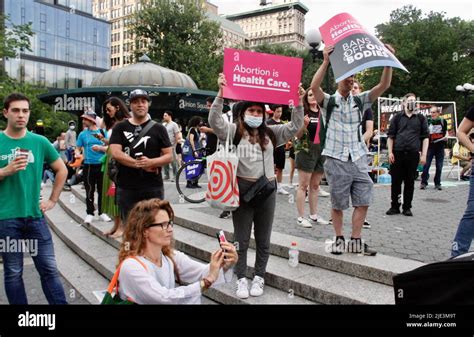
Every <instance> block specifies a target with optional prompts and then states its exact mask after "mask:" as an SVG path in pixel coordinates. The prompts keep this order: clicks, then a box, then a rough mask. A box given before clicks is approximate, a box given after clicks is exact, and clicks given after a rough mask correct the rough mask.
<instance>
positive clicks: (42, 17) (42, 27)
mask: <svg viewBox="0 0 474 337" xmlns="http://www.w3.org/2000/svg"><path fill="white" fill-rule="evenodd" d="M40 30H42V31H43V32H45V31H46V13H40Z"/></svg>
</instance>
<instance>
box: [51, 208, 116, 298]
mask: <svg viewBox="0 0 474 337" xmlns="http://www.w3.org/2000/svg"><path fill="white" fill-rule="evenodd" d="M57 208H58V209H59V206H57ZM48 214H49V212H47V213H46V219H47V221H48V223H51V218H50V216H51V215H48ZM57 214H59V212H58V213H57ZM56 216H57V215H55V220H54V221H56V222H58V221H72V220H67V219H62V220H61V219H60V218H59V217H58V218H56ZM64 218H66V217H64ZM69 219H70V218H69ZM51 235H52V237H53V243H54V251H55V255H56V264H57V266H58V270H59V273H60V274H61V275H62V276H63V277H64V278H65V279H66V280H67V281H68V282H69V283H70V284H71V285H72V286H73V287H74V288H75V289H76V290H77V292H79V293H80V294H81V295H82V296H83V297H84V298H85V299H86V300H87V302H88V303H89V304H100V302H99V300H98V298H97V297H96V296H95V295H94V291H101V290H104V289H107V286H108V285H109V280H107V279H106V278H105V277H104V276H102V275H100V274H99V273H98V272H97V271H96V270H95V269H94V268H93V267H91V266H90V265H89V264H87V263H86V262H85V261H84V260H83V259H81V258H80V257H79V256H77V255H76V254H75V253H74V251H72V250H71V249H70V248H69V247H68V246H67V245H66V243H64V242H63V241H62V240H61V239H60V238H59V237H58V236H57V234H56V233H55V232H54V231H52V233H51ZM66 297H67V300H68V302H70V303H71V300H72V299H73V298H75V297H77V295H76V294H74V293H72V292H70V293H66Z"/></svg>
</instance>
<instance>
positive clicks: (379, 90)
mask: <svg viewBox="0 0 474 337" xmlns="http://www.w3.org/2000/svg"><path fill="white" fill-rule="evenodd" d="M385 47H387V49H388V50H390V52H391V53H392V54H393V55H395V49H393V47H392V46H391V45H389V44H386V45H385ZM392 72H393V71H392V68H391V67H384V68H383V72H382V76H381V77H380V82H379V83H378V84H377V85H376V86H375V87H373V88H372V90H370V93H369V100H370V101H371V102H375V101H376V100H377V98H379V97H380V96H382V94H383V93H384V92H385V91H386V90H387V89H388V88H390V83H392Z"/></svg>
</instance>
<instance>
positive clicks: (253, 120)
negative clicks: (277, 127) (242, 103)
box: [244, 115, 263, 129]
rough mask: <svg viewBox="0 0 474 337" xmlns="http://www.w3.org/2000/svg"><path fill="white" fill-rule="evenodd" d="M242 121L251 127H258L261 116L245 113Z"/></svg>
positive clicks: (261, 120)
mask: <svg viewBox="0 0 474 337" xmlns="http://www.w3.org/2000/svg"><path fill="white" fill-rule="evenodd" d="M244 122H245V124H247V125H248V126H250V127H251V128H252V129H256V128H258V127H259V126H260V125H262V123H263V118H262V117H254V116H247V115H245V117H244Z"/></svg>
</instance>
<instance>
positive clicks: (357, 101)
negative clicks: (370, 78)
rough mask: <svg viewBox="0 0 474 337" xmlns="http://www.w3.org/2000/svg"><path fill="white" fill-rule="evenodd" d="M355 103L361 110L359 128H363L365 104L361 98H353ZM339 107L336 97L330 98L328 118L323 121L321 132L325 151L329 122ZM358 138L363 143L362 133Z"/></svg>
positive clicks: (322, 145)
mask: <svg viewBox="0 0 474 337" xmlns="http://www.w3.org/2000/svg"><path fill="white" fill-rule="evenodd" d="M353 98H354V102H355V105H356V107H357V108H358V109H359V128H360V127H361V122H362V114H363V113H364V111H363V110H364V104H363V103H362V100H361V99H360V97H359V96H353ZM338 106H339V105H337V104H336V96H335V95H332V96H331V97H329V102H328V106H327V109H326V116H325V120H324V121H323V124H321V129H320V131H319V139H320V142H321V143H320V144H321V149H324V146H325V145H326V133H327V130H328V125H329V121H330V120H331V116H332V112H333V110H334V108H336V107H338ZM357 137H358V139H359V142H360V141H361V137H360V132H357Z"/></svg>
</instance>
